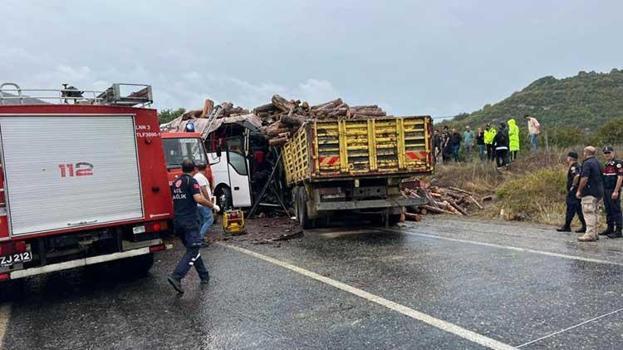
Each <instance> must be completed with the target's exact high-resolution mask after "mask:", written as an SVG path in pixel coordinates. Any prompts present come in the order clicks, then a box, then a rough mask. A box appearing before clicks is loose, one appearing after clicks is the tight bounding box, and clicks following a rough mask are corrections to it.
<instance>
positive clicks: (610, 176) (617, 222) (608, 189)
mask: <svg viewBox="0 0 623 350" xmlns="http://www.w3.org/2000/svg"><path fill="white" fill-rule="evenodd" d="M603 152H604V155H605V156H606V163H605V164H604V167H603V172H602V175H603V182H604V206H605V207H606V220H607V223H608V228H606V230H604V231H603V232H600V233H599V234H600V235H602V236H604V235H607V236H608V237H610V238H620V237H621V229H622V228H623V227H621V226H622V225H621V222H622V221H623V217H622V216H621V183H622V182H623V162H621V161H620V160H618V159H616V154H615V153H614V148H612V147H611V146H606V147H604V148H603Z"/></svg>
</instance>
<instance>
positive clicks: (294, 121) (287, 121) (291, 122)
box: [280, 113, 305, 127]
mask: <svg viewBox="0 0 623 350" xmlns="http://www.w3.org/2000/svg"><path fill="white" fill-rule="evenodd" d="M280 121H281V123H282V124H284V125H286V126H293V127H299V126H301V125H303V123H305V117H303V116H299V115H296V114H293V113H288V114H286V115H282V116H281V119H280Z"/></svg>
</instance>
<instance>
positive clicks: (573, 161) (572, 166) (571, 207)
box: [556, 151, 586, 233]
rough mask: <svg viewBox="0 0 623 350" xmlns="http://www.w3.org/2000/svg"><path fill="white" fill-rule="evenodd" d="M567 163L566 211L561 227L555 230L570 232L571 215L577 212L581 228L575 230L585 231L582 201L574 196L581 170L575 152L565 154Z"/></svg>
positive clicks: (578, 231)
mask: <svg viewBox="0 0 623 350" xmlns="http://www.w3.org/2000/svg"><path fill="white" fill-rule="evenodd" d="M567 165H568V166H569V169H568V170H567V198H566V200H565V202H566V204H567V213H566V215H565V224H564V225H563V226H562V227H561V228H559V229H556V231H558V232H571V222H572V221H573V217H574V216H575V215H576V214H577V215H578V219H579V220H580V223H581V224H582V228H580V229H579V230H577V231H575V232H577V233H585V232H586V221H584V215H583V214H582V203H581V202H580V200H579V199H578V198H577V197H576V196H575V193H576V191H577V189H578V184H579V182H580V173H581V172H582V166H581V165H580V163H578V154H577V152H573V151H571V152H569V154H567Z"/></svg>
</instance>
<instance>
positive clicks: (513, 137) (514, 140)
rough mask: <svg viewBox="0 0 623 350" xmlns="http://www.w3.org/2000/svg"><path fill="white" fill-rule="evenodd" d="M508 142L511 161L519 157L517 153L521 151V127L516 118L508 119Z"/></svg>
mask: <svg viewBox="0 0 623 350" xmlns="http://www.w3.org/2000/svg"><path fill="white" fill-rule="evenodd" d="M507 123H508V142H509V155H510V160H511V162H513V161H515V160H516V159H517V153H519V127H518V126H517V122H515V119H513V118H511V119H509V120H508V122H507Z"/></svg>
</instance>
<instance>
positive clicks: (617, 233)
mask: <svg viewBox="0 0 623 350" xmlns="http://www.w3.org/2000/svg"><path fill="white" fill-rule="evenodd" d="M621 237H623V234H621V226H619V225H617V226H616V227H615V229H614V230H613V231H612V232H611V233H610V234H609V235H608V238H621Z"/></svg>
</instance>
